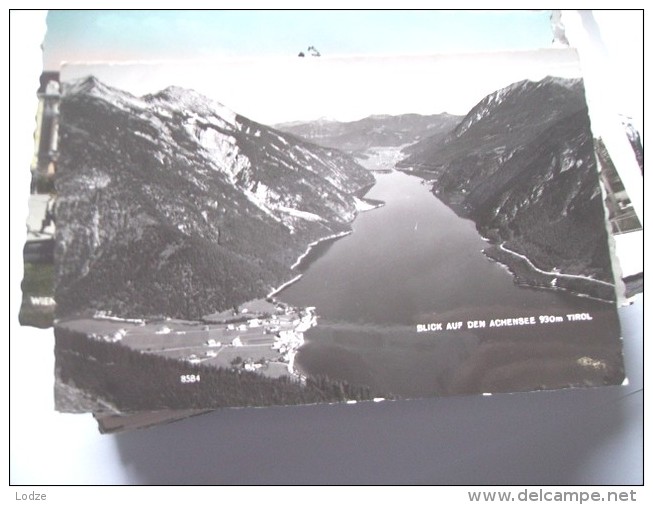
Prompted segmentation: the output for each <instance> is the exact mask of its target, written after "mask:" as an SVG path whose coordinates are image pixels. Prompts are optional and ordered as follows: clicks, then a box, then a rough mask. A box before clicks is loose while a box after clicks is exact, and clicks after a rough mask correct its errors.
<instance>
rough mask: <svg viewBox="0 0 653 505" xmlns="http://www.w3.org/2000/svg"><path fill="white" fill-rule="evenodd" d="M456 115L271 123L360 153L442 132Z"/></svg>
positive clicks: (308, 138)
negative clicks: (372, 148)
mask: <svg viewBox="0 0 653 505" xmlns="http://www.w3.org/2000/svg"><path fill="white" fill-rule="evenodd" d="M460 119H461V117H460V116H452V115H450V114H434V115H430V116H422V115H419V114H403V115H399V116H388V115H380V116H369V117H366V118H364V119H360V120H358V121H350V122H338V121H333V120H325V119H318V120H316V121H308V122H293V123H283V124H279V125H276V126H275V127H276V128H278V129H280V130H282V131H285V132H287V133H292V134H294V135H297V136H298V137H301V138H303V139H306V140H309V141H310V142H315V143H316V144H319V145H322V146H325V147H333V148H335V149H341V150H343V151H347V152H350V153H357V154H360V153H363V152H364V151H365V150H367V149H369V148H371V147H396V146H402V145H405V144H412V143H414V142H417V141H418V140H421V139H423V138H425V137H433V136H436V135H437V136H444V135H446V134H447V133H449V132H450V131H451V129H452V128H453V127H455V126H456V125H457V124H458V122H459V121H460Z"/></svg>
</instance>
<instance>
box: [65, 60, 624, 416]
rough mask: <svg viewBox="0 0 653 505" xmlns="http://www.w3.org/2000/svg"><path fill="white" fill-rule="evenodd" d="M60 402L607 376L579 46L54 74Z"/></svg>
mask: <svg viewBox="0 0 653 505" xmlns="http://www.w3.org/2000/svg"><path fill="white" fill-rule="evenodd" d="M61 92H62V94H61V102H60V104H59V112H60V117H59V125H58V128H59V130H58V136H59V138H58V142H59V153H58V164H57V176H56V193H57V203H56V220H57V225H56V240H55V251H54V256H55V300H56V318H57V320H56V323H55V335H56V349H55V353H56V379H57V380H56V386H55V392H56V406H57V409H58V410H60V411H63V412H88V411H94V412H103V413H107V414H121V413H130V412H137V411H146V410H148V411H157V410H166V409H191V410H192V409H197V410H201V409H214V408H219V407H233V406H263V405H287V404H314V403H334V402H359V401H381V400H386V399H403V398H423V397H438V396H454V395H470V394H474V395H480V394H493V393H502V392H521V391H536V390H550V389H564V388H578V387H596V386H603V385H617V384H621V383H623V381H624V378H625V375H624V368H623V362H622V350H621V335H620V327H619V320H618V317H617V310H616V309H617V303H616V302H617V299H618V296H619V292H620V290H623V283H622V282H621V280H620V279H619V278H618V277H617V279H618V280H617V281H615V274H614V269H613V260H614V258H613V255H612V254H611V246H610V243H611V242H610V241H611V230H610V227H609V221H608V217H607V215H606V211H605V205H604V193H603V192H604V190H603V189H602V188H603V187H604V184H602V183H601V182H600V179H599V169H598V168H597V158H596V156H595V149H596V141H595V139H594V138H593V135H592V131H591V128H590V119H589V116H588V109H587V103H586V97H585V88H584V83H583V80H582V77H581V73H580V68H579V65H578V59H577V55H576V53H575V51H573V50H571V49H547V50H538V51H521V52H520V51H516V52H495V53H487V54H482V53H480V54H479V53H476V54H459V55H455V54H446V55H445V54H442V55H418V56H402V57H397V56H394V57H393V56H384V57H371V56H368V57H351V58H341V57H338V58H331V57H328V56H322V55H320V53H319V50H318V49H317V48H315V47H310V48H309V49H308V50H306V51H302V52H299V54H298V56H296V57H293V58H292V59H291V58H278V59H270V58H267V59H265V60H256V59H253V60H239V59H232V60H230V59H225V60H223V61H218V62H216V61H212V62H211V64H206V63H204V64H203V63H202V62H188V61H184V62H165V63H161V62H159V63H150V64H145V63H143V64H116V65H110V64H102V63H100V64H71V65H67V66H64V67H63V68H62V70H61Z"/></svg>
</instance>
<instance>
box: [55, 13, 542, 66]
mask: <svg viewBox="0 0 653 505" xmlns="http://www.w3.org/2000/svg"><path fill="white" fill-rule="evenodd" d="M549 16H550V12H549V11H439V10H427V11H424V10H421V11H415V10H412V11H402V10H390V11H388V10H373V11H370V10H346V11H343V10H249V11H248V10H215V11H179V10H176V11H175V10H173V11H147V10H142V11H115V10H108V11H106V10H105V11H93V10H88V11H86V10H85V11H75V10H67V11H66V10H61V11H59V10H55V11H50V12H49V13H48V17H47V25H48V31H47V34H46V36H45V40H44V67H45V69H46V70H56V69H58V67H59V66H60V64H61V62H62V61H93V60H102V61H106V60H126V59H129V60H142V59H168V58H184V59H186V58H189V57H193V58H208V57H216V56H239V57H242V56H245V57H251V56H272V55H276V56H296V55H297V54H298V53H299V52H300V51H302V50H304V51H305V50H306V48H307V47H308V46H311V45H313V46H315V47H317V48H318V50H319V51H320V52H321V53H322V55H328V56H336V55H345V54H387V53H394V54H397V53H399V54H406V53H410V54H414V53H441V52H451V51H455V52H461V51H462V52H470V51H478V50H486V51H505V50H515V49H536V48H542V47H548V46H550V45H551V40H552V32H551V27H550V21H549Z"/></svg>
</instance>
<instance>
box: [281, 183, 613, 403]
mask: <svg viewBox="0 0 653 505" xmlns="http://www.w3.org/2000/svg"><path fill="white" fill-rule="evenodd" d="M376 178H377V184H376V185H375V186H374V187H373V188H372V189H371V190H370V192H369V193H368V194H367V195H366V197H367V198H373V199H378V200H382V201H384V202H386V205H385V206H383V207H381V208H378V209H376V210H373V211H370V212H364V213H362V214H360V215H359V216H358V217H357V219H356V221H355V222H354V225H353V230H354V231H353V233H352V234H351V235H349V236H346V237H344V238H341V239H339V240H336V241H333V242H330V243H328V244H324V245H322V246H321V247H318V248H317V249H316V250H314V251H312V254H311V257H312V258H313V259H314V261H313V262H312V264H310V266H308V267H307V268H306V269H305V271H304V275H303V277H302V278H301V279H300V280H299V281H298V282H296V283H295V284H293V285H291V286H289V287H288V288H287V289H285V290H284V291H282V292H281V293H280V294H279V295H278V298H280V299H281V300H283V301H285V302H288V303H291V304H293V305H304V306H307V305H308V306H315V307H317V313H318V315H319V316H320V319H319V323H318V326H317V327H316V328H314V329H312V330H311V331H310V332H308V333H307V335H306V341H307V344H306V345H305V346H304V347H303V348H302V350H301V351H300V353H299V354H298V356H297V361H296V363H297V364H298V365H299V366H300V368H301V369H302V370H303V371H304V372H305V373H308V374H324V375H328V376H330V377H332V378H335V379H342V380H346V381H349V382H352V383H356V384H366V385H368V386H370V387H371V388H372V389H373V391H374V392H375V393H376V394H379V395H388V394H394V395H398V396H429V395H440V394H458V393H467V392H486V391H487V392H490V391H513V390H528V389H533V388H536V389H540V388H557V387H566V386H574V385H597V384H598V383H600V382H601V381H603V382H605V381H612V382H614V381H620V366H621V364H620V363H621V362H620V356H619V338H618V336H619V330H618V321H617V318H616V311H614V309H613V307H612V306H610V305H608V304H605V303H603V302H599V301H594V300H591V299H588V298H580V297H577V296H575V295H571V294H568V293H564V292H556V291H550V290H536V289H530V288H523V287H518V286H516V285H515V284H514V282H513V277H512V275H511V274H510V273H509V272H508V271H507V270H506V268H505V267H503V266H501V265H499V264H497V263H494V262H492V261H490V260H488V259H487V258H486V257H485V256H484V255H483V254H482V253H481V251H482V249H483V248H484V247H485V246H486V245H487V244H486V242H484V241H483V239H482V238H481V237H480V236H479V235H478V233H477V231H476V229H475V226H474V223H473V222H471V221H468V220H464V219H461V218H459V217H458V216H456V214H455V213H454V212H453V211H452V210H450V209H449V208H448V207H447V206H446V205H444V204H443V203H442V202H440V201H439V200H438V199H437V198H436V197H435V196H434V195H433V194H432V193H431V192H430V191H429V187H428V186H427V185H425V184H422V182H421V179H419V178H417V177H412V176H410V175H407V174H405V173H402V172H396V171H393V172H391V173H377V174H376ZM579 312H582V313H588V314H589V315H590V317H592V321H580V322H579V321H576V322H570V321H567V318H566V315H567V314H569V313H579ZM540 315H548V316H562V317H563V318H564V319H565V321H563V322H559V321H556V322H554V323H549V324H540V323H539V316H540ZM531 316H534V317H535V318H536V320H537V322H538V324H536V325H528V326H520V327H510V328H489V327H487V326H486V328H484V329H469V328H468V327H467V326H468V321H472V320H479V321H485V322H486V325H489V322H490V319H494V318H506V317H531ZM449 322H462V323H463V327H462V328H461V329H459V330H452V331H447V330H446V327H447V323H449ZM420 323H442V325H443V331H436V332H418V331H417V327H416V325H417V324H420ZM583 358H587V359H583ZM579 360H580V361H579ZM579 363H580V364H579ZM606 377H607V379H606Z"/></svg>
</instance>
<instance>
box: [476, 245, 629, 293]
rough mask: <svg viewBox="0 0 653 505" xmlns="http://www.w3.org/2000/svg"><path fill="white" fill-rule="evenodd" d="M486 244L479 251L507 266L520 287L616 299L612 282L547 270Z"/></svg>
mask: <svg viewBox="0 0 653 505" xmlns="http://www.w3.org/2000/svg"><path fill="white" fill-rule="evenodd" d="M489 243H490V246H489V247H487V248H485V249H483V250H482V253H483V255H485V257H486V258H488V259H489V260H491V261H494V262H496V263H498V264H499V265H501V266H503V267H504V268H506V270H508V272H510V274H511V275H512V277H513V279H514V282H515V284H517V285H519V286H521V287H528V288H532V289H546V290H549V291H561V292H562V291H564V292H567V293H570V294H572V295H574V296H577V297H579V298H590V299H593V300H597V301H600V302H604V303H610V304H611V303H614V302H615V301H616V292H615V286H614V284H610V283H608V282H606V281H601V280H599V279H593V278H591V277H587V276H582V275H574V274H564V273H561V272H560V273H555V272H547V271H546V270H541V269H539V268H538V267H536V266H535V265H533V263H532V262H531V260H530V259H529V258H528V257H527V256H524V255H522V254H519V253H517V252H515V251H511V250H510V249H507V248H506V247H504V246H503V244H495V243H493V242H492V241H489Z"/></svg>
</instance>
